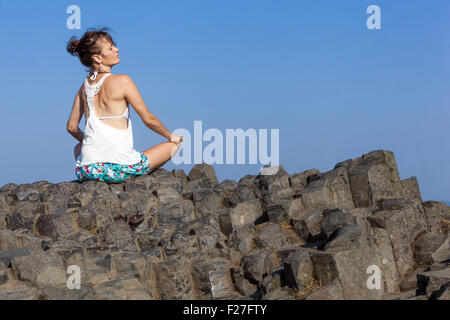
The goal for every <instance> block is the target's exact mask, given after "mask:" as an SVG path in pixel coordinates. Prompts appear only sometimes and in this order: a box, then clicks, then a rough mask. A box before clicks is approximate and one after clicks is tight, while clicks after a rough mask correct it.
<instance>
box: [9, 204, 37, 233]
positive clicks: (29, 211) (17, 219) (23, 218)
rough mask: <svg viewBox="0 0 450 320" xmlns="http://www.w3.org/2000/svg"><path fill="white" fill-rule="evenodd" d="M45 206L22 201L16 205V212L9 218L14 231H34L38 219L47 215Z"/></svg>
mask: <svg viewBox="0 0 450 320" xmlns="http://www.w3.org/2000/svg"><path fill="white" fill-rule="evenodd" d="M45 213H46V210H45V205H44V204H43V203H41V202H34V201H22V202H19V203H17V204H16V205H15V209H14V211H13V212H12V213H11V214H10V216H9V217H8V220H9V225H10V226H11V229H12V230H17V229H20V228H26V229H28V230H33V228H34V223H35V221H36V219H37V217H38V216H39V215H41V214H45Z"/></svg>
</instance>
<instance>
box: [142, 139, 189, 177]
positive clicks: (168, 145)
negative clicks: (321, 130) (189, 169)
mask: <svg viewBox="0 0 450 320" xmlns="http://www.w3.org/2000/svg"><path fill="white" fill-rule="evenodd" d="M180 147H181V144H178V145H177V144H175V143H173V142H164V143H160V144H158V145H157V146H154V147H153V148H150V149H148V150H145V151H144V152H142V153H143V154H145V155H146V156H147V158H148V159H149V161H150V170H151V172H153V171H154V170H156V169H158V168H160V167H162V166H163V165H164V164H165V163H166V162H167V161H169V160H170V159H172V157H173V156H174V155H175V154H176V153H177V151H178V149H179V148H180Z"/></svg>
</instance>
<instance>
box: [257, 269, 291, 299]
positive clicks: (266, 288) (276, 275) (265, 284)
mask: <svg viewBox="0 0 450 320" xmlns="http://www.w3.org/2000/svg"><path fill="white" fill-rule="evenodd" d="M284 284H285V280H284V269H278V270H275V271H273V272H272V274H270V275H268V276H267V277H265V278H264V279H263V280H262V281H261V284H260V288H261V291H262V293H263V294H267V293H269V292H270V291H273V290H276V289H278V288H281V287H282V286H284Z"/></svg>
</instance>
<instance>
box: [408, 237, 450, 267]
mask: <svg viewBox="0 0 450 320" xmlns="http://www.w3.org/2000/svg"><path fill="white" fill-rule="evenodd" d="M445 240H447V237H445V236H444V235H442V234H435V233H431V232H426V233H423V234H421V235H419V236H418V237H417V238H416V240H415V242H414V260H415V262H416V263H417V265H419V266H421V267H425V266H429V265H432V264H433V263H434V262H435V261H434V258H433V253H435V252H436V251H437V250H438V249H439V248H440V247H441V246H442V244H443V243H444V242H445ZM449 255H450V251H449Z"/></svg>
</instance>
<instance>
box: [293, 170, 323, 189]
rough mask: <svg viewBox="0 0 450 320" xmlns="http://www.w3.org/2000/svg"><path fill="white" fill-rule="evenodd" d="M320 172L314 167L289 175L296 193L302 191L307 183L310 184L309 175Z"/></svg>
mask: <svg viewBox="0 0 450 320" xmlns="http://www.w3.org/2000/svg"><path fill="white" fill-rule="evenodd" d="M318 174H319V170H318V169H316V168H314V169H309V170H306V171H303V172H300V173H294V174H291V175H289V182H290V185H291V188H292V189H293V190H294V192H296V193H302V192H303V191H304V190H305V188H306V185H307V184H308V181H307V178H308V177H309V176H312V175H318Z"/></svg>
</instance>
